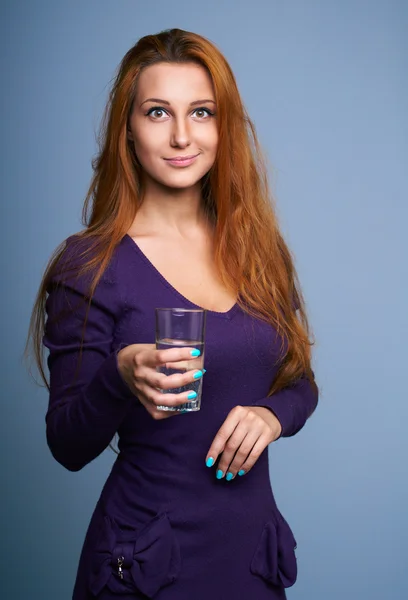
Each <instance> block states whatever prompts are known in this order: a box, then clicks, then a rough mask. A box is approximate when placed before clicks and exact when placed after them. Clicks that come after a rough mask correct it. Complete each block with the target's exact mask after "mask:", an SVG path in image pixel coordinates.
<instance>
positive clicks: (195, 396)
mask: <svg viewBox="0 0 408 600" xmlns="http://www.w3.org/2000/svg"><path fill="white" fill-rule="evenodd" d="M187 398H188V399H189V400H194V398H197V394H196V392H190V393H189V395H188V396H187Z"/></svg>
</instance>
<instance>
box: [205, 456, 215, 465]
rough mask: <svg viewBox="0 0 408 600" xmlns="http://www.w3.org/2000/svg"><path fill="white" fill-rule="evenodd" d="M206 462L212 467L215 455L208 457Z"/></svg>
mask: <svg viewBox="0 0 408 600" xmlns="http://www.w3.org/2000/svg"><path fill="white" fill-rule="evenodd" d="M205 464H206V465H207V467H212V466H213V464H214V459H213V457H212V456H209V457H208V458H207V460H206V461H205Z"/></svg>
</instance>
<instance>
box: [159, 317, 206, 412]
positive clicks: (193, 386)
mask: <svg viewBox="0 0 408 600" xmlns="http://www.w3.org/2000/svg"><path fill="white" fill-rule="evenodd" d="M205 322H206V311H205V310H204V309H185V308H156V348H157V349H161V350H167V349H168V348H185V347H191V348H197V350H200V352H201V354H200V356H198V357H197V358H194V357H192V358H191V359H189V360H186V361H183V362H182V363H180V368H179V369H174V368H172V369H167V368H166V367H165V366H160V367H157V370H158V371H159V372H160V373H164V374H165V375H173V373H180V372H185V371H189V370H191V369H200V370H201V371H202V370H203V368H204V340H205ZM202 386H203V378H202V377H200V378H199V379H197V381H194V382H192V383H189V384H188V385H185V386H182V387H179V388H175V389H171V390H163V393H164V394H166V393H171V394H180V393H181V392H185V391H194V392H196V394H197V396H196V398H194V400H189V401H188V402H185V403H184V404H181V405H180V406H174V407H173V406H158V407H157V409H158V410H171V411H177V412H179V411H189V412H193V411H197V410H200V407H201V392H202Z"/></svg>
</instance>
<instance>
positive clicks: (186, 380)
mask: <svg viewBox="0 0 408 600" xmlns="http://www.w3.org/2000/svg"><path fill="white" fill-rule="evenodd" d="M202 376H203V372H202V371H201V370H200V369H193V370H191V371H187V372H186V373H180V374H178V373H173V374H172V375H165V374H164V373H159V372H158V371H156V372H155V371H151V372H149V376H148V377H149V378H148V379H147V382H148V383H149V384H150V385H151V387H154V388H158V389H160V390H173V389H177V388H181V387H184V386H185V385H189V384H192V383H194V382H195V381H197V380H199V379H201V377H202Z"/></svg>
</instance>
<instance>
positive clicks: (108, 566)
mask: <svg viewBox="0 0 408 600" xmlns="http://www.w3.org/2000/svg"><path fill="white" fill-rule="evenodd" d="M72 239H73V238H69V239H68V242H67V243H68V257H69V260H70V262H72V264H73V265H75V266H76V267H78V266H79V265H80V262H81V259H80V258H79V253H78V251H77V250H73V244H72ZM81 243H82V244H83V243H84V242H83V241H82V242H81ZM57 282H58V283H60V285H58V286H55V285H54V284H55V283H57ZM88 284H89V276H79V277H78V276H77V274H75V275H72V276H70V277H69V279H67V278H66V277H64V283H63V284H61V282H60V281H59V278H58V276H55V277H54V279H53V282H52V284H51V285H50V287H49V290H48V291H49V296H48V299H47V313H48V320H47V325H46V332H45V336H44V344H45V346H47V348H48V349H49V351H50V354H49V358H48V366H49V369H50V386H51V390H50V401H49V409H48V412H47V416H46V423H47V441H48V444H49V447H50V449H51V452H52V454H53V456H54V457H55V459H56V460H57V461H58V462H60V463H61V464H62V465H63V466H64V467H66V468H67V469H69V470H70V471H78V470H79V469H82V468H83V467H84V466H85V465H87V464H88V463H89V462H91V461H92V460H93V459H94V458H96V457H97V456H98V455H99V454H100V453H101V452H102V451H103V450H104V449H105V448H106V447H107V446H108V445H109V443H110V442H111V441H112V439H113V437H114V435H115V433H116V432H118V434H119V442H118V444H119V450H120V454H119V455H118V457H117V459H116V461H115V463H114V465H113V467H112V470H111V473H110V475H109V477H108V479H107V481H106V483H105V486H104V488H103V490H102V493H101V496H100V498H99V500H98V503H97V505H96V507H95V511H94V513H93V516H92V519H91V522H90V524H89V528H88V531H87V534H86V538H85V541H84V545H83V549H82V553H81V557H80V561H79V567H78V573H77V578H76V583H75V589H74V592H73V600H91V599H95V598H98V599H99V600H107V599H113V598H119V597H120V598H121V599H122V600H142V599H144V600H145V599H146V598H155V600H209V599H211V600H226V599H228V600H229V599H230V598H234V599H237V600H241V599H242V600H247V599H249V598H253V599H256V600H274V599H276V600H278V599H282V598H286V595H285V587H289V586H291V585H293V583H294V582H295V580H296V574H297V567H296V556H295V547H296V541H295V538H294V536H293V533H292V531H291V529H290V527H289V525H288V524H287V522H286V521H285V519H284V518H283V516H282V514H281V513H280V512H279V510H278V508H277V506H276V503H275V499H274V496H273V493H272V489H271V485H270V479H269V471H268V452H267V449H266V450H265V451H264V452H263V453H262V455H261V457H260V458H259V459H258V461H257V462H256V464H255V466H254V467H253V468H252V470H251V471H249V472H248V474H246V475H244V476H242V477H236V478H235V479H233V480H232V481H230V482H228V481H226V480H225V478H224V479H222V480H217V479H216V477H215V473H216V466H215V467H211V468H208V467H207V466H206V465H205V458H206V454H207V452H208V450H209V448H210V444H211V442H212V440H213V438H214V436H215V435H216V433H217V431H218V430H219V428H220V426H221V425H222V423H223V422H224V420H225V419H226V417H227V415H228V413H229V412H230V410H231V409H232V408H233V407H234V406H236V405H238V404H241V405H244V406H265V407H268V408H270V409H271V410H272V411H273V412H274V413H275V414H276V416H277V417H278V419H279V421H280V422H281V424H282V428H283V430H282V435H283V436H292V435H294V434H295V433H297V432H298V431H299V430H300V429H301V428H302V427H303V425H304V424H305V422H306V420H307V419H308V417H309V416H310V415H311V414H312V412H313V411H314V409H315V408H316V405H317V401H318V398H317V393H316V392H315V391H313V389H312V386H311V385H310V384H309V382H308V380H307V379H300V380H299V382H298V383H296V384H295V385H293V386H291V387H290V388H287V389H285V390H282V391H280V392H278V393H277V394H275V395H274V396H273V397H267V393H268V390H269V388H270V385H271V383H272V381H273V378H274V375H275V373H276V367H273V364H274V363H275V361H276V359H277V356H278V349H279V340H278V339H277V336H276V331H275V330H274V329H273V328H272V327H271V326H269V325H268V324H266V323H264V322H262V321H261V320H258V319H255V318H253V317H250V316H249V315H247V314H246V313H244V311H242V310H241V309H240V308H239V307H238V306H237V305H235V306H234V307H233V308H232V309H231V310H229V311H228V312H226V313H217V312H213V311H208V313H207V327H206V348H205V359H204V363H205V368H206V369H207V372H206V374H205V375H204V379H203V396H202V405H201V410H200V411H198V412H195V413H194V412H193V413H185V414H184V415H180V416H176V417H170V418H168V419H164V420H160V421H156V420H154V419H153V418H152V417H151V416H150V415H149V413H148V412H147V411H146V409H145V408H144V406H143V405H142V404H141V403H140V402H139V401H138V399H137V398H136V397H135V396H134V395H133V394H132V393H131V392H130V390H129V388H128V387H127V385H126V384H125V383H124V381H123V380H122V378H121V376H120V374H119V372H118V368H117V359H116V354H117V352H118V350H119V349H120V348H122V347H123V346H126V345H128V344H132V343H150V344H152V343H154V341H155V333H154V332H155V323H154V308H155V307H156V306H168V307H172V306H173V307H185V308H192V307H195V308H197V306H196V305H195V304H193V303H192V302H190V301H189V300H187V299H186V298H184V296H182V295H181V294H180V293H179V292H177V290H175V289H174V288H173V287H172V286H171V285H170V284H169V283H168V282H167V281H166V279H164V277H163V276H162V275H161V274H160V273H159V271H158V270H157V269H156V268H155V267H154V266H153V264H152V263H151V262H150V261H149V260H148V259H147V257H146V256H145V255H144V254H143V252H142V251H141V249H140V248H139V247H138V246H137V244H136V243H135V242H134V241H133V240H132V238H130V237H129V236H127V235H126V236H125V237H124V238H123V239H122V241H121V243H120V244H119V245H118V247H117V248H116V250H115V253H114V256H113V259H112V261H111V262H110V264H109V266H108V268H107V270H106V271H105V273H104V275H103V277H102V279H101V281H100V282H99V284H98V286H97V288H96V292H95V295H94V297H93V300H92V303H91V307H90V310H89V312H88V321H87V328H86V333H85V338H84V345H83V351H82V358H81V362H80V367H79V368H78V352H79V347H80V343H81V339H82V334H83V321H84V317H85V314H86V311H87V304H85V303H84V302H83V301H81V297H82V294H83V293H84V292H85V291H86V290H87V286H88ZM67 308H69V310H68V311H67ZM61 311H65V315H64V314H63V315H62V316H61V314H60V313H61ZM54 317H58V318H54Z"/></svg>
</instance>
